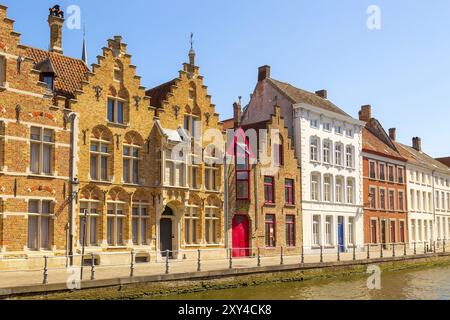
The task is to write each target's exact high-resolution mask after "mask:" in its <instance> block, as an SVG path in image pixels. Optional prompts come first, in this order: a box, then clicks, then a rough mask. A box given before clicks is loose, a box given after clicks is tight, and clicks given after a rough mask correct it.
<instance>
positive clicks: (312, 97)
mask: <svg viewBox="0 0 450 320" xmlns="http://www.w3.org/2000/svg"><path fill="white" fill-rule="evenodd" d="M267 80H268V81H270V82H271V83H273V84H274V85H275V86H276V87H277V88H278V89H279V90H280V91H281V92H283V93H284V94H285V95H286V96H287V97H288V98H289V99H290V100H291V101H292V103H307V104H309V105H312V106H315V107H318V108H321V109H324V110H327V111H331V112H334V113H338V114H340V115H343V116H347V117H351V116H350V115H348V114H347V113H346V112H344V111H343V110H342V109H340V108H339V107H337V106H336V105H335V104H333V103H332V102H330V101H329V100H327V99H323V98H321V97H319V96H318V95H317V94H315V93H312V92H308V91H305V90H303V89H299V88H296V87H294V86H292V85H291V84H289V83H285V82H281V81H278V80H275V79H272V78H270V79H267Z"/></svg>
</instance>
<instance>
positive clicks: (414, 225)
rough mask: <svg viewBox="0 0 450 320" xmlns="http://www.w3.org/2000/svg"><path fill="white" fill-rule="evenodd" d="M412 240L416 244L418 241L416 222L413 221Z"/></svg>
mask: <svg viewBox="0 0 450 320" xmlns="http://www.w3.org/2000/svg"><path fill="white" fill-rule="evenodd" d="M411 240H412V241H413V242H415V241H416V240H417V237H416V220H415V219H411Z"/></svg>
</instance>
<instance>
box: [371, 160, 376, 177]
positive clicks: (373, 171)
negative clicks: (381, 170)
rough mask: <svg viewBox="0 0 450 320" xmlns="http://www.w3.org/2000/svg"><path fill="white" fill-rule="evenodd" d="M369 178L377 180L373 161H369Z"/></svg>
mask: <svg viewBox="0 0 450 320" xmlns="http://www.w3.org/2000/svg"><path fill="white" fill-rule="evenodd" d="M369 178H370V179H376V178H377V164H376V162H375V161H371V160H369Z"/></svg>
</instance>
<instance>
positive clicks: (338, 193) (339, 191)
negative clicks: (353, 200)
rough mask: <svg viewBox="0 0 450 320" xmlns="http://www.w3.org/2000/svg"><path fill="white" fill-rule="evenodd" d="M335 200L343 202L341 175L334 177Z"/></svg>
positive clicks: (342, 180)
mask: <svg viewBox="0 0 450 320" xmlns="http://www.w3.org/2000/svg"><path fill="white" fill-rule="evenodd" d="M335 184H336V191H335V197H336V202H338V203H344V179H343V178H342V177H336V183H335Z"/></svg>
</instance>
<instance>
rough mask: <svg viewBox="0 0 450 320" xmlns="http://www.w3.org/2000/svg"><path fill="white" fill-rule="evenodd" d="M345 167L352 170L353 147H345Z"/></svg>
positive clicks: (353, 164) (353, 165)
mask: <svg viewBox="0 0 450 320" xmlns="http://www.w3.org/2000/svg"><path fill="white" fill-rule="evenodd" d="M345 165H346V166H347V168H354V167H355V163H354V148H353V146H347V147H346V148H345Z"/></svg>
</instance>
